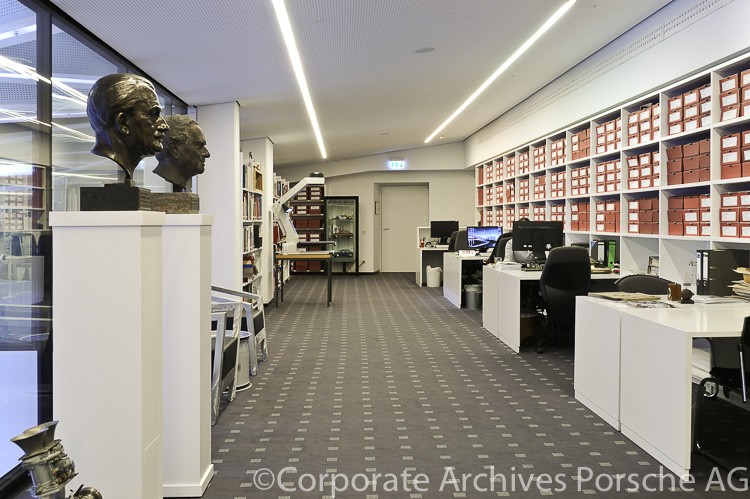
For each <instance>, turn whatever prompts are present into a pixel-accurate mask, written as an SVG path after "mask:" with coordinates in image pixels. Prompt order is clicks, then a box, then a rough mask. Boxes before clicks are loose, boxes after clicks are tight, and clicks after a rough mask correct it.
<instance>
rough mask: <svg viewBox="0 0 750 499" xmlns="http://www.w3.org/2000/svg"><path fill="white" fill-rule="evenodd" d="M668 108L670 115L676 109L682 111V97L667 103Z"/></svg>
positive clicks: (673, 98) (679, 96) (674, 98)
mask: <svg viewBox="0 0 750 499" xmlns="http://www.w3.org/2000/svg"><path fill="white" fill-rule="evenodd" d="M667 108H668V110H669V112H670V113H671V112H672V111H674V110H675V109H682V95H678V96H676V97H672V98H671V99H669V101H668V102H667Z"/></svg>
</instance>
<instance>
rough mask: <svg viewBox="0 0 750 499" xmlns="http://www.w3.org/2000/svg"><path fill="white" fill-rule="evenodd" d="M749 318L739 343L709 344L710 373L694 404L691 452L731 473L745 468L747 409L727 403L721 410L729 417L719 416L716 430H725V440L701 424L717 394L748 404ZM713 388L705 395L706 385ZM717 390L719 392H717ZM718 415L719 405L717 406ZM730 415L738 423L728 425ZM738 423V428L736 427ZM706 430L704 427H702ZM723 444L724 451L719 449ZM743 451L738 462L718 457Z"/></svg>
mask: <svg viewBox="0 0 750 499" xmlns="http://www.w3.org/2000/svg"><path fill="white" fill-rule="evenodd" d="M749 354H750V317H745V321H744V323H743V327H742V336H741V337H740V339H739V341H738V340H737V338H713V339H712V340H711V372H710V375H711V376H710V377H709V378H705V379H704V380H702V381H701V382H700V384H699V385H698V402H697V404H696V406H697V407H696V409H697V410H696V414H695V429H694V433H693V450H695V451H696V452H698V453H699V454H702V455H704V456H706V457H707V458H708V459H710V460H712V461H714V462H715V463H716V464H718V465H720V466H722V467H723V468H726V469H727V470H731V469H733V468H736V467H739V466H747V445H746V442H747V432H748V430H749V429H750V426H748V415H747V409H745V410H738V409H737V407H735V406H734V405H733V404H731V403H729V404H728V405H726V406H725V407H724V409H725V411H723V412H728V413H729V414H730V415H729V416H726V415H724V414H722V415H721V416H720V417H719V419H720V420H719V421H717V422H716V425H715V427H718V429H719V430H720V431H721V430H727V431H728V433H727V435H726V438H723V439H722V438H720V434H719V432H717V431H716V430H715V429H711V428H704V427H703V426H702V425H701V423H705V422H706V419H707V418H706V414H705V413H706V412H707V411H706V409H705V407H704V405H705V403H706V400H707V399H708V398H711V399H717V398H718V395H719V393H720V392H721V393H723V395H724V397H725V398H726V399H730V398H731V397H732V394H735V395H734V396H736V395H737V394H739V398H740V400H741V401H742V403H743V404H747V400H748V393H750V365H748V362H750V357H748V355H749ZM708 384H711V385H713V386H714V387H715V389H713V390H712V391H711V392H709V391H708V389H707V385H708ZM720 388H721V389H722V390H720ZM716 412H717V413H718V412H719V405H718V404H717V411H716ZM733 414H737V416H738V417H737V419H735V421H734V422H728V421H731V417H732V415H733ZM738 423H739V424H738ZM704 426H705V425H704ZM722 440H723V441H724V442H723V445H724V449H722V448H721V447H722ZM738 441H741V442H744V444H743V445H737V442H738ZM740 447H743V448H744V456H742V457H741V458H740V459H741V462H732V460H731V459H727V458H725V457H720V456H719V453H726V452H729V453H731V452H732V451H737V450H740Z"/></svg>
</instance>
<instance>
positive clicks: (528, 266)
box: [521, 263, 544, 272]
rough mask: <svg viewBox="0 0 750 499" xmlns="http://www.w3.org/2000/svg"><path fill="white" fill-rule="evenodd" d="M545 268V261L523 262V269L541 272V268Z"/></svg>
mask: <svg viewBox="0 0 750 499" xmlns="http://www.w3.org/2000/svg"><path fill="white" fill-rule="evenodd" d="M543 269H544V264H543V263H523V264H521V270H525V271H527V272H539V271H540V270H543Z"/></svg>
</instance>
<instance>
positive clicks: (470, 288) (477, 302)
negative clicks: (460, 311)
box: [464, 284, 482, 308]
mask: <svg viewBox="0 0 750 499" xmlns="http://www.w3.org/2000/svg"><path fill="white" fill-rule="evenodd" d="M464 292H465V293H466V308H481V306H482V286H480V285H479V284H467V285H466V286H464Z"/></svg>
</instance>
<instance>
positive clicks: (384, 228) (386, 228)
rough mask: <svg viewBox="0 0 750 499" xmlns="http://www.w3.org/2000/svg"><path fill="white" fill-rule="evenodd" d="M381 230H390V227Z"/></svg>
mask: <svg viewBox="0 0 750 499" xmlns="http://www.w3.org/2000/svg"><path fill="white" fill-rule="evenodd" d="M383 230H391V228H390V227H383Z"/></svg>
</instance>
